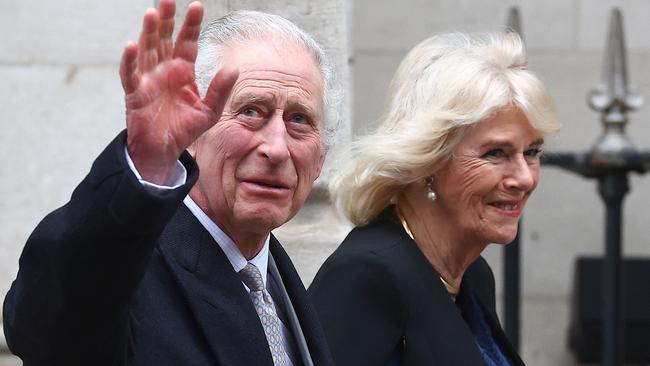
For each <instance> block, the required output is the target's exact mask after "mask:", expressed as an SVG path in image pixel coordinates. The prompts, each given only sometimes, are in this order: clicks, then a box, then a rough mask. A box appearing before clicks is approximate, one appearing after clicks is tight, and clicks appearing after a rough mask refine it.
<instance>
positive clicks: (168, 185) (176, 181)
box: [124, 146, 187, 193]
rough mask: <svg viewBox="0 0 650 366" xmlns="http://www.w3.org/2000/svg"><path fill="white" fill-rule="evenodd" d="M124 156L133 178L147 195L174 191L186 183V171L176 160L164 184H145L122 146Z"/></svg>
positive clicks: (126, 150) (127, 151)
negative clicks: (133, 175) (136, 179)
mask: <svg viewBox="0 0 650 366" xmlns="http://www.w3.org/2000/svg"><path fill="white" fill-rule="evenodd" d="M124 156H126V162H127V163H128V164H129V168H131V171H132V172H133V174H135V177H136V178H138V181H139V182H140V184H142V186H143V187H144V188H145V189H146V190H147V191H148V192H149V193H158V192H162V191H167V190H171V189H175V188H178V187H180V186H182V185H183V184H185V182H187V170H186V169H185V167H184V166H183V164H181V162H180V161H178V160H176V166H174V169H173V170H172V173H171V174H170V175H169V178H168V179H167V181H166V182H164V183H163V184H162V185H160V184H155V183H151V182H147V181H146V180H144V179H142V176H141V175H140V172H138V169H136V167H135V164H134V163H133V159H131V155H129V150H128V149H127V148H126V146H124Z"/></svg>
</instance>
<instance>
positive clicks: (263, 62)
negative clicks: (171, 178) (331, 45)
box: [191, 39, 324, 244]
mask: <svg viewBox="0 0 650 366" xmlns="http://www.w3.org/2000/svg"><path fill="white" fill-rule="evenodd" d="M223 64H224V65H230V66H234V67H238V68H239V72H240V74H239V79H237V82H236V83H235V85H234V87H233V90H232V93H231V95H230V98H229V99H228V102H227V103H226V106H225V108H224V112H223V115H222V117H221V119H220V120H219V122H218V123H217V124H216V125H215V126H214V127H212V128H211V129H210V130H208V131H207V132H206V133H205V134H204V135H203V136H201V138H199V139H198V140H197V142H196V143H195V145H194V146H193V148H192V153H193V155H194V158H195V159H196V162H197V163H198V165H199V169H200V176H199V180H198V182H197V184H196V185H195V187H194V188H193V189H192V192H191V197H192V199H193V200H194V201H195V202H196V203H197V204H198V205H199V206H200V207H201V208H202V209H203V210H204V211H205V212H206V214H207V215H208V216H209V217H210V218H211V219H212V220H213V221H215V222H216V223H217V224H218V225H219V227H221V228H222V229H223V230H224V231H225V232H226V233H227V234H228V235H229V236H230V237H231V238H237V237H241V236H242V235H244V236H245V235H247V234H263V235H266V234H267V233H268V232H269V231H271V230H272V229H274V228H276V227H278V226H280V225H282V224H283V223H285V222H286V221H288V220H289V219H290V218H291V217H293V215H295V214H296V212H297V211H298V210H299V209H300V207H302V205H303V203H304V201H305V199H306V198H307V196H308V194H309V192H310V190H311V187H312V184H313V182H314V180H315V179H316V178H318V175H319V174H320V170H321V167H322V164H323V159H324V153H323V150H322V145H321V130H322V129H323V123H324V121H323V116H324V106H323V80H322V76H321V73H320V70H319V68H318V66H317V64H316V62H315V61H314V59H313V58H312V56H311V55H310V54H309V53H308V52H307V51H306V50H305V49H304V48H302V47H300V46H297V45H294V44H291V43H289V42H286V41H278V40H273V39H264V40H251V41H245V42H239V43H234V44H233V45H231V46H229V47H226V49H225V54H224V60H223ZM238 244H241V243H238Z"/></svg>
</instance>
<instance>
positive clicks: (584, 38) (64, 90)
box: [0, 0, 650, 366]
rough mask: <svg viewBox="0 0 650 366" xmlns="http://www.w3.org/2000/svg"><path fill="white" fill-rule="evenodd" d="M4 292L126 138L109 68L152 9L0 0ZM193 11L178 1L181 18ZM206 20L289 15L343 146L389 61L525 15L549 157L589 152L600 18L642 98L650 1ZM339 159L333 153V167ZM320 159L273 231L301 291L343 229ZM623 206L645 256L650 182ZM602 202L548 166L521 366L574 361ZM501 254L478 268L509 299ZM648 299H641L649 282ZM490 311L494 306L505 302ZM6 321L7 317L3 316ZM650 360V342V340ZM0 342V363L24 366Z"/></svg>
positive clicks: (289, 2) (573, 0) (301, 10)
mask: <svg viewBox="0 0 650 366" xmlns="http://www.w3.org/2000/svg"><path fill="white" fill-rule="evenodd" d="M0 2H1V5H2V7H1V8H2V9H3V11H2V12H1V13H0V34H2V35H3V37H2V40H1V41H0V42H1V48H0V49H2V50H3V52H2V53H0V80H2V81H3V82H2V84H1V86H0V98H1V99H2V108H1V109H0V110H1V112H0V113H1V114H0V115H1V117H2V118H0V123H1V124H2V132H0V154H1V155H2V156H5V157H6V159H5V161H4V162H3V164H0V176H1V177H2V179H1V180H0V194H1V195H2V199H1V200H0V231H1V232H2V235H0V295H2V298H4V294H5V293H6V291H7V290H8V289H9V286H10V285H11V281H12V280H13V279H14V278H15V275H16V273H17V270H18V258H19V255H20V252H21V250H22V247H23V245H24V243H25V240H26V239H27V237H28V236H29V234H30V233H31V231H32V230H33V228H34V227H35V226H36V224H37V223H38V222H39V221H40V219H42V218H43V217H44V215H46V214H47V213H48V212H50V211H51V210H53V209H54V208H56V207H58V206H60V205H62V204H63V203H65V202H66V201H67V200H68V198H69V196H70V194H71V193H72V190H73V189H74V187H75V186H76V184H77V183H78V182H79V181H80V180H81V179H82V178H83V176H84V175H85V174H86V173H87V171H88V169H89V168H90V165H91V163H92V161H93V160H94V158H95V157H96V156H97V155H98V153H99V152H100V151H101V150H102V149H103V148H104V146H105V145H106V144H107V143H108V142H109V141H110V140H111V139H112V138H113V137H114V136H115V135H116V134H117V133H118V132H119V131H120V130H122V129H123V128H124V126H125V122H124V107H123V95H122V91H121V86H120V82H119V77H118V72H117V70H118V63H119V59H120V55H121V50H122V46H123V44H124V43H125V42H126V41H127V40H129V39H137V36H138V31H139V28H140V23H141V16H142V14H143V12H144V10H145V9H146V8H147V7H150V6H153V5H154V3H155V1H153V0H114V1H104V2H92V3H80V2H78V1H73V0H60V1H57V2H46V1H8V0H0ZM188 3H189V1H187V0H181V1H178V9H179V13H181V15H182V14H183V9H185V7H186V6H187V4H188ZM203 3H204V4H205V6H206V17H205V18H206V19H210V18H215V17H218V16H220V15H223V14H225V13H226V12H227V11H228V10H231V9H258V10H265V11H269V12H273V13H277V14H280V15H283V16H285V17H287V18H289V19H290V20H292V21H294V22H296V23H297V24H298V25H300V26H301V27H303V28H304V29H306V30H307V31H308V32H310V33H311V34H313V35H314V36H315V38H316V39H317V40H318V41H320V42H321V43H322V44H323V45H324V46H325V47H326V48H327V49H328V50H329V51H330V53H331V55H332V57H333V59H334V61H335V64H336V65H337V67H338V69H339V75H340V79H341V84H342V86H343V87H344V88H345V90H346V92H347V94H346V99H345V101H344V104H343V107H342V113H341V117H342V126H341V133H340V135H339V137H338V142H339V146H345V145H346V144H347V143H349V141H351V140H352V139H354V138H355V137H356V136H360V135H363V134H364V133H365V132H367V131H369V130H371V129H372V128H373V127H374V126H375V125H376V120H377V118H378V117H379V115H380V114H381V113H382V106H383V103H384V99H385V95H386V90H387V86H388V83H389V82H390V79H391V77H392V74H393V72H394V70H395V69H396V67H397V65H398V63H399V61H400V60H401V59H402V57H403V56H404V55H405V54H406V52H407V51H408V50H409V49H410V48H411V47H413V46H414V45H416V44H417V43H418V42H420V41H421V40H423V39H424V38H427V37H429V36H431V35H433V34H435V33H440V32H447V31H486V30H502V29H504V25H505V23H506V18H507V14H508V11H509V9H510V8H511V7H512V6H516V7H517V8H518V9H519V11H520V15H521V25H522V34H523V37H524V38H525V41H526V45H527V48H528V55H529V66H530V69H532V70H533V71H535V72H537V74H538V75H539V76H540V78H541V79H542V80H543V81H544V82H545V83H546V85H547V86H548V88H549V89H550V91H551V94H552V95H553V96H554V97H555V101H556V106H557V113H558V116H559V119H560V121H561V122H562V125H563V128H562V130H561V132H560V133H559V134H558V135H556V136H553V137H551V138H549V139H548V140H547V145H546V151H560V150H561V151H576V152H578V151H587V150H589V149H590V148H591V147H592V146H593V144H594V143H595V141H596V139H597V137H598V136H599V134H600V133H601V130H602V127H601V123H600V114H598V113H596V112H594V111H592V110H591V109H590V108H589V107H588V106H587V103H586V96H587V93H588V92H589V91H590V90H592V89H594V88H595V87H597V86H598V85H599V84H600V83H601V69H602V64H603V58H604V48H605V44H606V42H605V40H606V35H607V27H608V21H609V14H610V12H611V10H612V9H613V8H614V7H619V8H620V9H621V11H622V14H623V18H624V21H625V22H624V29H625V35H626V40H627V50H628V66H629V68H628V78H629V82H630V84H631V85H632V87H634V90H636V91H637V92H638V93H639V94H641V95H643V96H646V97H648V91H649V86H650V69H649V68H650V67H649V65H650V23H649V22H647V19H648V17H649V16H650V2H648V1H646V0H625V1H622V0H621V1H615V0H546V1H543V2H542V1H535V0H518V1H515V0H512V1H503V0H403V1H399V2H397V1H389V0H354V1H352V0H266V1H265V0H206V1H203ZM629 119H630V123H629V125H628V129H627V131H628V134H629V136H630V137H631V139H632V141H633V143H634V144H635V146H636V147H637V148H639V149H641V150H650V107H649V106H644V107H642V108H640V109H639V110H638V111H636V112H634V113H631V114H629ZM334 155H335V154H331V156H334ZM332 169H336V160H335V159H333V158H329V159H328V162H327V166H326V170H325V173H324V174H323V176H322V177H321V179H320V180H319V182H318V183H317V188H316V189H315V191H314V193H313V195H312V197H311V198H310V201H309V202H308V204H307V205H306V207H305V209H304V210H303V211H302V212H301V213H300V214H299V215H298V216H297V217H296V218H295V219H294V220H293V221H292V222H291V223H289V224H288V225H285V226H284V227H282V228H280V229H278V230H277V232H276V235H277V236H278V237H279V238H280V239H281V241H283V242H284V243H285V245H286V247H287V249H288V251H289V252H290V255H291V256H292V258H293V259H294V263H295V264H296V267H297V268H298V270H299V272H300V273H301V276H302V278H303V281H304V282H305V284H306V285H308V284H309V283H310V282H311V279H312V278H313V276H314V274H315V273H316V271H317V269H318V268H319V266H320V264H321V263H322V262H323V260H324V259H325V258H326V257H327V256H328V255H329V253H331V252H332V251H333V250H334V248H335V247H336V246H337V245H338V243H340V241H341V240H342V239H343V237H344V236H345V234H346V233H347V232H348V231H349V229H350V227H349V225H348V224H347V223H345V222H344V221H343V220H341V219H340V218H339V217H338V216H337V215H336V213H335V212H334V210H333V209H332V207H331V205H330V204H329V203H328V201H327V197H326V195H325V193H324V192H325V190H324V187H325V186H326V183H327V180H328V176H329V173H328V172H329V171H331V170H332ZM630 188H631V190H630V192H629V193H628V195H627V196H626V198H625V202H624V206H623V207H624V219H623V227H622V233H623V238H624V244H623V248H622V252H623V255H624V256H625V257H626V258H632V257H635V258H639V257H640V258H650V235H648V234H649V231H650V229H649V228H650V214H649V213H648V203H650V176H642V175H638V174H632V175H631V179H630ZM604 215H605V210H604V205H603V203H602V201H601V199H600V197H599V195H598V192H597V185H596V183H595V182H594V181H593V180H587V179H584V178H580V177H579V176H577V175H575V174H570V173H567V172H565V171H560V170H558V169H557V168H551V167H544V168H543V169H542V178H541V182H540V185H539V187H538V188H537V192H536V194H535V195H533V197H532V198H531V199H530V201H529V203H528V207H527V211H526V214H525V218H524V226H523V231H522V232H521V244H520V246H521V291H522V297H521V300H522V306H521V354H522V358H523V359H524V361H525V362H526V363H527V364H529V365H560V366H564V365H567V366H568V365H577V364H580V363H579V361H578V359H577V358H576V357H575V355H574V354H573V353H572V352H571V351H570V350H569V348H568V346H567V342H568V341H567V331H568V327H569V320H570V304H571V301H572V300H571V299H572V298H573V295H574V294H575V289H574V288H573V274H574V270H575V260H576V258H578V257H579V256H585V255H593V256H598V255H602V253H603V250H604V232H605V227H604V222H605V221H604V217H605V216H604ZM502 255H503V248H502V247H501V246H496V245H493V246H490V247H489V248H488V249H487V251H486V253H485V256H486V258H487V259H488V261H489V263H490V264H491V265H492V268H493V270H494V273H495V276H496V280H497V296H498V299H501V298H502V294H503V290H502V286H503V275H502V272H503V261H502ZM644 281H645V283H646V287H645V288H644V289H643V290H642V291H647V292H646V295H647V294H650V278H646V279H644ZM498 302H499V306H500V307H501V308H503V304H502V301H501V300H499V301H498ZM0 321H1V318H0ZM645 342H647V346H648V348H649V349H650V338H648V339H646V340H645ZM20 364H21V363H20V361H19V360H17V359H16V358H14V357H12V356H10V355H9V354H8V350H7V348H6V344H5V341H4V336H0V366H8V365H12V366H14V365H20Z"/></svg>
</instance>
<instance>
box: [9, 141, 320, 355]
mask: <svg viewBox="0 0 650 366" xmlns="http://www.w3.org/2000/svg"><path fill="white" fill-rule="evenodd" d="M124 141H125V133H122V134H121V135H120V136H118V137H117V138H116V139H115V140H114V141H113V142H112V143H111V144H110V145H109V147H107V148H106V150H105V151H104V152H103V153H102V154H101V155H100V156H99V157H98V158H97V160H96V161H95V163H94V164H93V167H92V169H91V171H90V173H89V175H88V176H87V177H86V178H85V179H84V180H83V182H82V183H81V184H80V185H79V186H78V187H77V188H76V189H75V191H74V193H73V195H72V198H71V200H70V202H68V203H67V204H66V205H65V206H63V207H61V208H59V209H57V210H56V211H54V212H52V213H51V214H49V215H48V216H47V217H46V218H45V219H44V220H43V221H42V222H41V223H40V224H39V225H38V227H37V228H36V230H35V231H34V232H33V233H32V235H31V236H30V238H29V240H28V241H27V244H26V246H25V248H24V251H23V254H22V256H21V258H20V270H19V273H18V277H17V279H16V280H15V281H14V283H13V285H12V287H11V290H10V291H9V293H8V294H7V297H6V300H5V303H4V311H3V315H4V328H5V334H6V338H7V343H8V345H9V348H10V349H11V350H12V352H14V353H15V354H16V355H18V356H20V357H21V358H22V359H23V361H24V365H25V366H33V365H66V366H70V365H92V366H99V365H138V366H140V365H155V366H161V365H175V366H181V365H182V366H199V365H201V366H203V365H206V366H207V365H236V366H245V365H251V366H257V365H273V361H272V358H271V354H270V351H269V347H268V344H267V342H266V338H265V335H264V330H263V328H262V325H261V323H260V320H259V318H258V316H257V313H256V312H255V309H254V307H253V304H252V302H251V301H250V298H249V295H248V293H247V292H246V290H245V289H244V287H243V286H242V283H241V281H240V279H239V278H238V277H237V274H236V273H235V271H234V269H233V268H232V265H231V264H230V262H229V261H228V259H227V257H226V256H225V254H224V253H223V252H222V251H221V248H220V247H219V246H218V244H217V243H215V242H214V239H213V238H212V236H210V234H209V233H208V232H207V231H206V230H205V229H204V228H203V226H202V225H201V224H200V223H199V221H198V220H197V219H196V218H195V217H194V216H193V215H192V214H191V212H190V211H189V210H188V209H187V208H186V207H185V205H183V204H182V200H183V198H184V197H185V196H186V195H187V193H188V191H189V189H190V188H191V187H192V185H193V184H194V183H195V182H196V179H197V177H198V168H197V166H196V164H195V163H194V161H193V160H192V158H191V157H190V156H189V155H187V154H184V155H183V156H182V157H181V162H182V163H183V164H184V166H185V167H186V169H187V171H188V179H187V183H186V184H185V185H183V186H182V187H179V188H177V189H174V190H171V191H167V192H163V193H160V194H158V195H153V194H149V193H148V192H147V191H146V190H144V189H143V187H142V185H141V184H140V183H139V182H138V180H137V179H136V177H135V176H134V175H133V174H132V173H131V171H130V170H129V167H128V165H127V163H126V160H125V156H124ZM270 252H271V255H272V257H273V258H274V260H275V263H276V264H277V268H278V271H279V273H280V276H281V278H282V281H283V282H284V285H285V287H286V290H287V293H288V295H289V298H290V299H291V303H292V304H293V307H294V308H295V311H296V315H297V317H298V319H299V320H300V326H301V328H302V331H303V333H304V336H305V340H306V343H307V345H308V347H309V352H310V353H311V357H312V359H313V362H314V364H315V365H331V363H332V361H331V356H330V354H329V350H328V348H327V346H326V341H325V339H324V335H323V332H322V328H321V326H320V323H319V322H318V320H317V318H316V315H315V312H314V310H313V308H312V307H311V305H310V304H309V301H308V299H307V295H306V292H305V288H304V286H303V284H302V282H301V281H300V278H299V277H298V274H297V273H296V270H295V268H294V267H293V265H292V263H291V260H290V259H289V257H288V256H287V254H286V253H285V251H284V250H283V249H282V247H281V246H280V244H279V243H278V242H277V240H276V239H275V238H273V237H271V241H270ZM276 301H277V300H276Z"/></svg>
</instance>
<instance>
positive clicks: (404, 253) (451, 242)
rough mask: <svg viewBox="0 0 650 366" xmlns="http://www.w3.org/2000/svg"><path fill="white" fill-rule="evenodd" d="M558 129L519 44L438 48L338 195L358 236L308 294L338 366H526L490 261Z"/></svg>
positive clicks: (485, 39)
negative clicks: (501, 311)
mask: <svg viewBox="0 0 650 366" xmlns="http://www.w3.org/2000/svg"><path fill="white" fill-rule="evenodd" d="M558 128H559V124H558V122H557V120H556V118H555V115H554V112H553V103H552V100H551V97H550V96H549V94H548V92H547V91H546V89H545V88H544V86H543V85H542V83H541V82H540V81H539V80H538V79H537V77H535V76H534V75H533V74H532V73H531V72H530V71H528V70H527V67H526V56H525V51H524V47H523V45H522V42H521V40H520V39H519V37H518V36H517V35H515V34H512V33H502V34H501V33H499V34H483V35H465V34H447V35H441V36H436V37H432V38H430V39H427V40H425V41H424V42H422V43H420V44H419V45H418V46H416V47H415V48H414V49H413V50H411V52H409V54H408V55H407V56H406V58H405V59H404V60H403V61H402V63H401V65H400V67H399V69H398V70H397V73H396V75H395V77H394V79H393V83H392V85H391V93H390V99H389V105H388V108H387V111H386V113H385V115H384V117H383V119H382V123H381V125H380V127H379V129H378V130H377V131H376V132H375V133H374V134H372V135H370V136H367V137H365V138H364V139H362V140H361V141H358V143H357V144H356V145H354V147H353V149H352V152H351V153H349V155H348V156H352V157H353V158H352V159H349V160H348V162H347V163H346V164H345V165H344V166H343V168H342V169H341V170H340V171H339V174H338V175H336V176H335V177H333V179H332V181H331V186H330V189H331V194H332V197H333V198H334V199H335V200H336V202H337V205H338V206H339V207H340V208H341V209H342V210H343V212H344V213H345V214H346V216H347V217H348V218H349V219H350V220H351V221H352V222H353V223H354V224H355V225H356V226H357V227H356V228H355V229H353V230H352V231H351V232H350V234H349V235H348V237H347V238H346V239H345V241H344V242H343V243H342V244H341V246H340V247H339V248H338V249H337V250H336V251H335V252H334V253H333V254H332V256H331V257H330V258H329V259H328V260H327V261H326V262H325V263H324V264H323V267H322V268H321V269H320V271H319V272H318V274H317V275H316V278H315V279H314V282H313V283H312V285H311V288H310V295H311V296H312V299H313V301H314V303H315V305H316V308H317V311H318V312H319V315H320V316H321V320H322V323H323V325H324V327H325V332H326V335H327V338H328V341H329V342H330V346H331V348H332V352H333V353H334V360H335V362H336V363H337V365H354V366H362V365H373V366H374V365H377V366H379V365H382V366H383V365H453V366H459V365H472V366H473V365H523V362H522V361H521V359H520V358H519V356H518V355H517V353H516V352H515V350H514V349H513V347H512V345H511V344H510V343H509V342H508V340H507V339H506V337H505V335H504V333H503V330H502V329H501V327H500V326H499V323H498V320H497V316H496V312H495V295H494V278H493V275H492V272H491V270H490V268H489V266H488V264H487V263H486V262H485V260H484V259H483V258H481V256H480V254H481V252H482V251H483V249H485V247H486V246H487V245H488V244H490V243H501V244H506V243H509V242H511V241H512V240H513V239H514V237H515V235H516V234H517V223H518V220H519V217H520V216H521V213H522V210H523V208H524V205H525V203H526V201H527V200H528V198H529V197H530V194H531V193H532V192H533V190H534V189H535V187H536V185H537V182H538V180H539V154H540V152H541V149H542V146H543V141H544V140H543V136H544V134H546V133H550V132H554V131H556V130H557V129H558Z"/></svg>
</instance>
